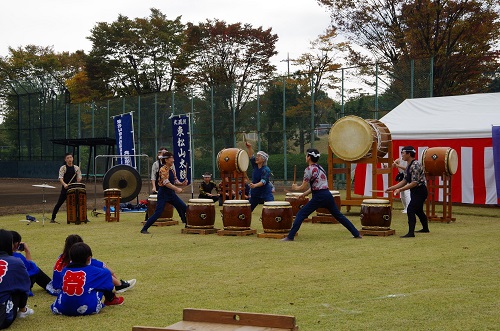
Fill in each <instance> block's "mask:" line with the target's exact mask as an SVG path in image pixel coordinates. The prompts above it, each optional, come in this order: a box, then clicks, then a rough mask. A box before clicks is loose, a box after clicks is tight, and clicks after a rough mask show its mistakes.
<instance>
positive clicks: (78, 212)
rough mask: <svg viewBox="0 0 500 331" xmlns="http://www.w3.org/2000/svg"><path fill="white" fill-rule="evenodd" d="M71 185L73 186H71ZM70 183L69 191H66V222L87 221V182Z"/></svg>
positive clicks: (77, 222) (78, 222)
mask: <svg viewBox="0 0 500 331" xmlns="http://www.w3.org/2000/svg"><path fill="white" fill-rule="evenodd" d="M76 184H78V185H76ZM70 185H73V186H72V187H71V188H70ZM70 185H68V191H67V192H66V210H67V218H66V223H68V224H69V223H75V224H80V223H81V222H85V223H87V222H88V218H87V192H86V190H85V184H80V183H75V184H70Z"/></svg>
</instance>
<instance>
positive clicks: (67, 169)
mask: <svg viewBox="0 0 500 331" xmlns="http://www.w3.org/2000/svg"><path fill="white" fill-rule="evenodd" d="M81 180H82V172H81V170H80V167H78V166H77V165H74V164H73V155H72V154H71V153H66V154H65V155H64V165H63V166H62V167H61V168H59V182H61V185H62V187H61V194H60V195H59V200H57V203H56V205H55V206H54V210H53V211H52V218H51V219H50V223H58V222H56V215H57V212H58V211H59V208H61V206H62V204H63V203H64V201H66V192H67V191H68V185H69V184H71V183H79V182H80V181H81Z"/></svg>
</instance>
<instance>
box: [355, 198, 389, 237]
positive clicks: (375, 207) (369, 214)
mask: <svg viewBox="0 0 500 331" xmlns="http://www.w3.org/2000/svg"><path fill="white" fill-rule="evenodd" d="M360 217H361V226H362V229H363V230H375V231H386V230H389V229H390V226H391V219H392V213H391V203H390V201H389V200H386V199H364V200H363V202H362V203H361V216H360Z"/></svg>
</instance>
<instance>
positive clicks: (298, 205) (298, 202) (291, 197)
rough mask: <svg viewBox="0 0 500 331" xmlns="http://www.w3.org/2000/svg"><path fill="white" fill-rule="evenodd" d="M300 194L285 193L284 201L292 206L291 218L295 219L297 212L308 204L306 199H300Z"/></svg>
mask: <svg viewBox="0 0 500 331" xmlns="http://www.w3.org/2000/svg"><path fill="white" fill-rule="evenodd" d="M301 194H302V193H287V194H286V197H285V201H287V202H289V203H290V205H291V206H292V216H293V217H295V215H297V213H298V212H299V210H301V209H302V207H304V206H305V205H306V204H307V203H308V202H309V198H308V197H303V198H300V195H301Z"/></svg>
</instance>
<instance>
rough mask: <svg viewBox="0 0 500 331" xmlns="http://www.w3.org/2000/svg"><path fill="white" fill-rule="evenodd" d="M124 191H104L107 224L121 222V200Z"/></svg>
mask: <svg viewBox="0 0 500 331" xmlns="http://www.w3.org/2000/svg"><path fill="white" fill-rule="evenodd" d="M121 196H122V191H121V190H120V189H117V188H108V189H106V190H104V202H105V203H106V216H105V219H106V222H119V221H120V199H121Z"/></svg>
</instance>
